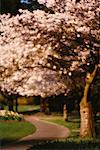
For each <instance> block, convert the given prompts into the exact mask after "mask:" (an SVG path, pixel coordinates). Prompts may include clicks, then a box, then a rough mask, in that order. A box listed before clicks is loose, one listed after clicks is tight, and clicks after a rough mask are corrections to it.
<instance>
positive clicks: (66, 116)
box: [63, 104, 68, 121]
mask: <svg viewBox="0 0 100 150" xmlns="http://www.w3.org/2000/svg"><path fill="white" fill-rule="evenodd" d="M63 118H64V120H65V121H68V110H67V106H66V104H64V106H63Z"/></svg>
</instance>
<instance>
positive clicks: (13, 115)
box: [0, 110, 23, 121]
mask: <svg viewBox="0 0 100 150" xmlns="http://www.w3.org/2000/svg"><path fill="white" fill-rule="evenodd" d="M0 119H2V120H19V121H20V120H22V119H23V116H22V115H21V114H18V113H17V112H13V111H8V110H0Z"/></svg>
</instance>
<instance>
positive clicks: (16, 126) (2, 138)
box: [0, 121, 36, 146]
mask: <svg viewBox="0 0 100 150" xmlns="http://www.w3.org/2000/svg"><path fill="white" fill-rule="evenodd" d="M35 131H36V128H35V126H33V125H32V124H31V123H28V122H18V121H14V122H13V121H6V122H5V121H4V122H0V145H1V146H2V145H6V144H8V143H10V142H14V141H16V140H18V139H20V138H22V137H24V136H27V135H29V134H32V133H34V132H35Z"/></svg>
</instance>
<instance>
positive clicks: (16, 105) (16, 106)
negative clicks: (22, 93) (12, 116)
mask: <svg viewBox="0 0 100 150" xmlns="http://www.w3.org/2000/svg"><path fill="white" fill-rule="evenodd" d="M15 111H16V112H18V100H17V98H16V99H15Z"/></svg>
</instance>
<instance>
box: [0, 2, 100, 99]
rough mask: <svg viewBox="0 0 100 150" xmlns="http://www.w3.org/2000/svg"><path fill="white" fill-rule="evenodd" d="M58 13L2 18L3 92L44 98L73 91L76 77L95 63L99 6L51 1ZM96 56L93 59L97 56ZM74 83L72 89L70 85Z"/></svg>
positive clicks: (26, 13) (22, 13) (25, 13)
mask: <svg viewBox="0 0 100 150" xmlns="http://www.w3.org/2000/svg"><path fill="white" fill-rule="evenodd" d="M39 2H40V3H45V5H46V6H47V7H50V8H51V9H53V11H54V12H55V13H54V14H50V13H45V12H44V11H42V10H34V11H33V12H29V11H28V10H19V11H20V15H19V14H18V15H16V16H12V17H10V15H9V14H8V15H5V14H4V15H0V33H1V35H0V88H1V90H2V91H5V90H6V91H8V93H15V94H17V93H18V94H20V95H27V96H33V95H40V96H42V97H46V96H51V95H54V94H56V95H57V94H60V93H63V92H65V91H69V88H71V86H69V85H71V81H70V79H69V77H68V75H69V76H71V74H72V72H76V71H82V72H83V71H86V70H85V68H86V67H84V66H88V67H90V66H91V64H94V65H95V63H97V62H96V57H97V51H98V47H99V44H98V43H99V42H98V41H99V32H100V30H99V21H98V18H99V11H100V10H99V2H98V1H97V0H91V1H90V0H86V1H83V0H81V1H80V3H75V1H70V0H63V1H61V0H47V1H42V0H41V1H40V0H39ZM94 56H95V57H94ZM69 83H70V84H69Z"/></svg>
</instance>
